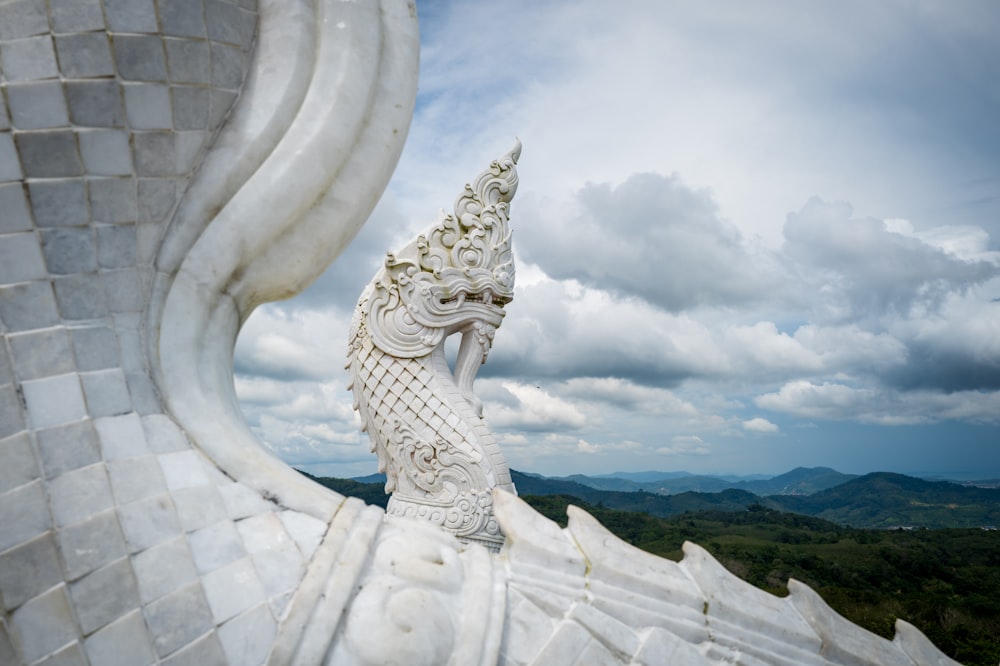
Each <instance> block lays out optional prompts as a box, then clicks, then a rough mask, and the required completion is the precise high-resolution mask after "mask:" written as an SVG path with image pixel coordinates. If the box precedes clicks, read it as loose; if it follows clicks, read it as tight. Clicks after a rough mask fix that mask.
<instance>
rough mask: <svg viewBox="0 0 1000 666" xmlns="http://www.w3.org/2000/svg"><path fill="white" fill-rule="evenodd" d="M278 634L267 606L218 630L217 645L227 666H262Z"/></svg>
mask: <svg viewBox="0 0 1000 666" xmlns="http://www.w3.org/2000/svg"><path fill="white" fill-rule="evenodd" d="M277 633H278V627H277V624H275V622H274V618H273V617H271V611H270V610H269V609H268V607H267V604H261V605H260V606H257V607H256V608H254V609H252V610H251V611H249V612H247V613H244V614H242V615H240V616H239V617H235V618H233V619H232V620H229V621H228V622H226V624H224V625H222V626H221V627H219V629H218V634H219V641H220V642H221V643H222V649H223V651H224V652H225V653H226V659H228V660H229V663H230V664H262V663H264V662H266V661H267V655H268V652H269V651H270V649H271V645H272V644H273V643H274V637H275V635H276V634H277Z"/></svg>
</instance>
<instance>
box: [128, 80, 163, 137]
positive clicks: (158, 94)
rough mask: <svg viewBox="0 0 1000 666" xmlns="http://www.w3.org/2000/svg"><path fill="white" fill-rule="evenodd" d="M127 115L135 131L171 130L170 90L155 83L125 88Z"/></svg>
mask: <svg viewBox="0 0 1000 666" xmlns="http://www.w3.org/2000/svg"><path fill="white" fill-rule="evenodd" d="M122 91H123V92H124V93H125V115H126V117H127V118H128V124H129V127H130V128H131V129H133V130H144V129H170V128H171V127H172V126H173V123H172V120H171V117H170V90H169V88H168V87H167V86H166V85H161V84H155V83H129V84H125V86H123V88H122Z"/></svg>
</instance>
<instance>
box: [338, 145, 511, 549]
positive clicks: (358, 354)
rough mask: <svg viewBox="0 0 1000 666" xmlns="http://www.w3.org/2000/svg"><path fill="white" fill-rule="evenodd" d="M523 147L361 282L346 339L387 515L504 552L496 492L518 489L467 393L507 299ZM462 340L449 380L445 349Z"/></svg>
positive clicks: (358, 403) (479, 404)
mask: <svg viewBox="0 0 1000 666" xmlns="http://www.w3.org/2000/svg"><path fill="white" fill-rule="evenodd" d="M520 151H521V146H520V144H518V145H517V146H515V147H514V149H513V150H512V151H511V152H509V153H508V154H507V155H505V156H503V157H502V158H500V159H499V160H497V161H496V162H493V164H491V165H490V167H489V169H487V170H486V171H484V172H483V173H482V174H480V175H479V177H478V178H476V179H475V181H473V183H472V184H471V185H466V187H465V192H463V193H462V195H461V196H459V197H458V200H457V201H456V202H455V208H454V213H452V214H449V215H444V214H443V213H442V216H441V219H439V220H438V221H437V223H435V224H434V225H433V226H432V227H431V228H430V229H428V230H427V231H426V232H425V233H423V234H421V235H420V236H418V237H417V238H416V239H414V240H413V241H411V242H410V243H409V244H408V245H407V246H406V247H405V248H403V249H402V250H400V251H399V252H396V253H392V252H390V253H389V255H388V256H387V257H386V260H385V266H384V267H383V268H382V270H380V271H379V272H378V274H377V275H376V276H375V278H374V279H373V280H372V281H371V282H370V283H369V284H368V286H367V287H366V288H365V290H364V292H363V293H362V294H361V299H360V300H359V302H358V306H357V309H356V311H355V314H354V321H353V322H352V325H351V331H350V334H349V336H348V338H349V344H348V357H349V359H350V362H349V364H348V368H349V369H350V372H351V388H352V390H353V391H354V398H355V408H356V409H358V411H359V412H360V414H361V420H362V422H363V423H364V429H365V430H366V431H367V432H368V434H369V436H370V437H371V441H372V450H373V451H374V452H375V453H376V454H377V455H378V460H379V471H380V472H384V473H385V474H386V484H385V490H386V492H387V493H392V497H391V498H390V499H389V505H388V507H387V512H388V513H389V515H391V516H406V517H415V518H421V519H423V520H427V521H429V522H431V523H433V524H435V525H438V526H440V527H443V528H445V529H447V530H448V531H450V532H452V533H454V534H455V535H456V536H458V537H459V538H460V539H462V540H463V541H470V542H478V543H481V544H482V545H484V546H486V547H488V548H490V549H491V550H494V551H496V550H500V546H502V545H503V534H502V533H501V532H500V527H499V525H498V524H497V521H496V519H495V518H494V516H493V495H492V490H493V488H500V489H503V490H506V491H507V492H514V484H513V483H512V482H511V479H510V470H509V469H508V467H507V462H506V461H505V460H504V457H503V452H502V451H501V450H500V447H499V446H498V445H497V442H496V440H495V439H494V437H493V434H492V433H491V432H490V431H489V429H488V428H487V426H486V423H485V421H484V420H483V405H482V402H481V401H480V400H479V398H477V397H476V395H475V393H474V392H473V389H472V385H473V381H474V380H475V377H476V373H477V371H478V370H479V366H480V365H482V364H483V363H485V362H486V357H487V355H488V354H489V351H490V347H491V345H492V344H493V337H494V335H495V333H496V329H497V327H499V326H500V323H501V322H502V321H503V317H504V305H506V304H507V303H509V302H510V301H511V299H512V298H513V297H514V255H513V253H512V252H511V236H510V229H509V228H508V225H507V209H508V204H509V203H510V200H511V199H512V198H513V196H514V193H515V191H516V190H517V171H516V170H515V164H516V163H517V158H518V156H519V154H520ZM458 334H460V335H461V336H462V340H461V344H460V346H459V348H458V354H457V356H456V358H455V368H454V374H453V373H452V369H451V368H450V367H449V365H448V359H447V358H446V356H445V341H446V340H447V339H448V337H449V336H451V335H458Z"/></svg>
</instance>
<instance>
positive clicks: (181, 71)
mask: <svg viewBox="0 0 1000 666" xmlns="http://www.w3.org/2000/svg"><path fill="white" fill-rule="evenodd" d="M163 45H164V46H165V47H166V49H167V65H168V68H169V71H170V81H171V82H172V83H208V82H209V81H210V80H211V69H210V60H209V57H208V42H207V41H205V40H201V39H164V40H163Z"/></svg>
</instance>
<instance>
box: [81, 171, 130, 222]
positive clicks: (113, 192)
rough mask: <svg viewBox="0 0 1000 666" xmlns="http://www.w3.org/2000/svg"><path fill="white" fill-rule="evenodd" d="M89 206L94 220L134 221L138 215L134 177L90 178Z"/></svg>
mask: <svg viewBox="0 0 1000 666" xmlns="http://www.w3.org/2000/svg"><path fill="white" fill-rule="evenodd" d="M140 193H141V192H140ZM90 207H91V210H92V211H93V217H94V221H95V222H109V223H115V222H135V221H136V219H137V217H138V208H137V205H136V184H135V179H134V178H101V179H96V180H91V181H90Z"/></svg>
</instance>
